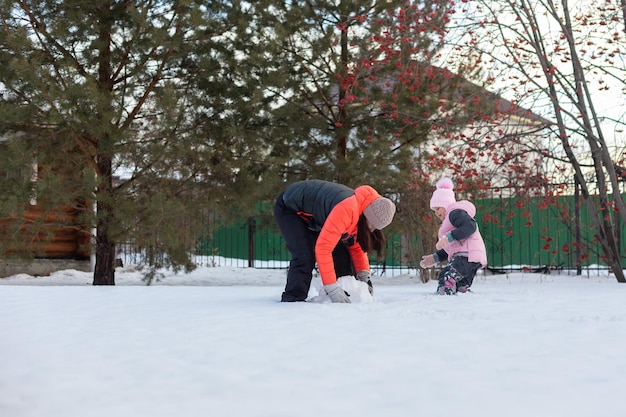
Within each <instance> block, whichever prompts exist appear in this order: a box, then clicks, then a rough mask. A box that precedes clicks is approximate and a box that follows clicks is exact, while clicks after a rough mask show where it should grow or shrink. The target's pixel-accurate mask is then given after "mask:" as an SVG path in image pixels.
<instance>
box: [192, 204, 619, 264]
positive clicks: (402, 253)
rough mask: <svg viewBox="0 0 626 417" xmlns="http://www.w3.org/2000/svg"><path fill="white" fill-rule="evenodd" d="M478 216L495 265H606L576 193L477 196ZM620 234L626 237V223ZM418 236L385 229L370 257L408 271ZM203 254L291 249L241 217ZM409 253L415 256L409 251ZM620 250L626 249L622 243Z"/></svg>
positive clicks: (260, 258)
mask: <svg viewBox="0 0 626 417" xmlns="http://www.w3.org/2000/svg"><path fill="white" fill-rule="evenodd" d="M474 204H475V205H476V207H477V213H478V214H477V216H476V220H477V223H478V225H479V228H480V231H481V233H482V235H483V238H484V240H485V244H486V246H487V252H488V259H489V266H490V268H493V269H494V270H505V271H506V270H519V269H526V268H528V269H533V270H541V269H553V268H556V269H576V268H581V267H586V268H589V267H591V268H600V269H602V268H606V266H604V263H603V262H602V259H601V253H600V248H599V245H598V244H596V243H595V242H594V229H593V227H591V225H590V224H591V222H590V220H589V217H588V213H587V208H586V206H585V205H581V203H580V201H577V197H576V196H574V195H572V196H562V197H558V198H554V199H551V200H550V201H549V203H548V202H547V201H546V198H544V197H535V198H529V199H526V200H520V199H519V198H508V199H507V198H486V199H481V200H476V201H474ZM620 229H621V233H620V236H619V237H620V238H622V239H623V238H624V237H626V230H625V227H624V225H622V226H621V228H620ZM410 239H419V236H407V235H404V236H402V235H400V234H397V233H396V234H393V233H392V234H389V233H387V240H388V246H387V254H386V257H385V259H384V261H383V262H376V261H375V260H374V259H372V263H373V264H374V265H373V266H374V268H375V269H377V272H378V273H382V274H388V275H389V274H390V275H395V274H405V273H408V272H410V271H411V270H413V269H415V267H416V265H414V264H411V262H409V261H408V260H407V259H421V255H422V254H408V251H409V249H408V248H407V247H406V246H407V245H406V242H407V241H409V240H410ZM196 254H197V255H199V256H211V255H212V256H221V257H224V258H228V259H229V260H230V261H229V262H232V263H233V264H234V265H235V266H249V267H257V268H263V267H269V268H282V267H285V266H286V262H288V261H289V259H290V257H289V253H288V252H287V250H286V247H285V244H284V241H283V239H282V237H281V236H280V234H279V232H278V229H277V227H276V226H275V224H274V223H273V222H271V221H267V218H263V219H262V220H259V219H258V218H255V217H250V218H246V219H242V220H240V221H238V222H235V223H233V224H221V225H219V226H218V227H217V228H216V229H214V231H213V232H212V233H211V234H208V235H207V236H206V237H204V238H202V239H201V240H200V242H199V245H198V250H197V253H196ZM409 255H411V256H409ZM622 256H623V257H624V258H625V259H626V253H625V251H624V248H622Z"/></svg>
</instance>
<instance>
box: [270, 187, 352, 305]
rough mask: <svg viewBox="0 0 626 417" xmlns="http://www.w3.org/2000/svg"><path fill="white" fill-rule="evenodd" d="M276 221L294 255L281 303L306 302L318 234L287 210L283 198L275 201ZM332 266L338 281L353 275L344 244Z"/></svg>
mask: <svg viewBox="0 0 626 417" xmlns="http://www.w3.org/2000/svg"><path fill="white" fill-rule="evenodd" d="M274 218H275V219H276V223H277V224H278V228H279V229H280V233H281V234H282V236H283V238H284V239H285V243H286V244H287V249H288V250H289V253H291V261H290V262H289V270H288V271H287V283H286V284H285V291H284V292H283V294H282V297H281V301H306V299H307V297H308V294H309V288H310V287H311V279H312V278H313V269H314V268H315V242H316V241H317V237H318V235H319V233H318V232H314V231H312V230H310V229H309V228H308V224H307V222H306V221H305V220H304V219H302V218H301V217H300V216H298V215H297V214H296V213H294V212H293V211H291V210H289V209H288V208H287V207H286V206H285V203H284V202H283V196H282V194H281V195H280V196H278V198H277V199H276V204H275V205H274ZM333 262H334V264H335V272H336V274H337V277H342V276H346V275H354V267H353V265H352V259H351V257H350V253H349V252H348V248H347V247H346V245H345V244H343V243H342V242H339V244H338V245H337V246H336V247H335V249H334V251H333Z"/></svg>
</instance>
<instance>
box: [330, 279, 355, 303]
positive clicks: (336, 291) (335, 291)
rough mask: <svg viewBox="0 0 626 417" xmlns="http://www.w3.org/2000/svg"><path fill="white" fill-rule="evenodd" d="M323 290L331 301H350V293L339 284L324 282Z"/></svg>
mask: <svg viewBox="0 0 626 417" xmlns="http://www.w3.org/2000/svg"><path fill="white" fill-rule="evenodd" d="M324 290H325V291H326V294H328V296H329V297H330V300H331V301H332V302H333V303H349V302H350V298H349V297H350V294H348V293H347V292H346V291H344V289H343V288H341V287H340V286H339V284H337V283H334V284H326V285H324Z"/></svg>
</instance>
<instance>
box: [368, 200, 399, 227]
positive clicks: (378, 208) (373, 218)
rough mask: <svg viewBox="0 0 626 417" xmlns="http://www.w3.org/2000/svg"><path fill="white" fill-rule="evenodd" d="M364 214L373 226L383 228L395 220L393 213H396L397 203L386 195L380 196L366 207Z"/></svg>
mask: <svg viewBox="0 0 626 417" xmlns="http://www.w3.org/2000/svg"><path fill="white" fill-rule="evenodd" d="M363 214H364V215H365V218H366V219H367V222H368V223H369V224H370V226H371V227H373V228H374V229H377V230H381V229H384V228H385V227H387V226H389V224H390V223H391V221H392V220H393V215H394V214H396V205H395V204H393V202H392V201H391V200H390V199H388V198H386V197H378V198H377V199H376V200H374V201H372V202H371V203H370V204H369V205H368V206H367V207H365V210H363Z"/></svg>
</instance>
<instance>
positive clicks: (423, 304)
mask: <svg viewBox="0 0 626 417" xmlns="http://www.w3.org/2000/svg"><path fill="white" fill-rule="evenodd" d="M164 274H165V277H164V278H163V279H162V280H161V281H159V282H155V283H153V284H152V285H151V286H146V285H145V284H144V283H143V282H142V280H141V277H142V276H141V273H140V272H138V271H136V270H135V269H134V268H133V267H132V266H126V267H124V268H118V269H117V271H116V282H117V285H116V286H109V287H95V286H92V285H91V282H92V276H91V274H90V273H86V272H79V271H75V270H65V271H59V272H57V273H54V274H51V275H50V276H45V277H32V276H29V275H23V274H21V275H15V276H12V277H8V278H0V306H1V308H2V314H1V315H0V335H1V337H0V416H2V417H39V416H42V417H43V416H46V417H48V416H63V417H87V416H88V417H104V416H107V417H113V416H114V417H126V416H133V417H141V416H150V417H165V416H168V417H170V416H185V417H195V416H203V417H206V416H221V417H227V416H245V417H261V416H267V417H287V416H289V417H294V416H298V417H307V416H315V417H320V416H342V417H348V416H355V417H370V416H371V417H374V416H375V417H380V416H407V417H409V416H410V417H414V416H425V417H438V416H441V417H456V416H463V417H474V416H476V417H479V416H480V417H496V416H497V417H502V416H506V417H517V416H519V417H529V416H533V417H542V416H546V417H548V416H549V417H559V416H567V417H589V416H594V417H603V416H607V417H608V416H611V417H615V416H619V415H626V402H624V401H623V400H622V395H623V388H624V387H625V386H626V355H625V354H624V349H623V347H624V345H625V344H626V323H625V322H626V308H625V307H624V306H625V305H626V304H625V302H624V300H626V285H624V284H619V283H617V282H616V280H615V277H614V276H612V275H607V273H606V272H600V273H597V272H590V273H588V274H585V275H584V276H574V275H567V273H566V272H564V271H561V273H560V274H556V273H555V274H553V275H545V274H533V273H511V274H503V275H484V274H483V273H482V272H480V273H479V275H478V276H477V278H476V280H475V282H474V285H473V287H472V292H470V293H465V294H459V295H456V296H439V295H435V288H436V282H433V281H429V282H427V283H422V282H421V280H419V278H416V277H415V276H413V275H410V274H407V275H402V276H395V277H378V276H375V277H374V278H373V282H374V289H375V292H374V297H371V296H369V293H368V292H367V290H366V289H365V288H364V287H363V284H361V283H359V282H357V281H355V280H354V279H353V278H352V277H342V278H341V285H342V286H344V288H346V289H348V292H351V297H352V298H353V303H351V304H332V303H330V302H329V301H328V299H327V297H325V296H322V295H320V292H319V289H320V288H321V282H320V280H319V277H317V276H316V277H315V278H314V281H313V284H312V287H311V291H310V293H309V296H310V297H309V302H306V303H280V302H279V300H280V295H281V292H282V290H283V287H284V281H285V270H280V269H254V268H236V267H230V266H216V267H206V268H200V269H197V270H195V271H193V272H191V273H188V274H178V275H175V274H172V273H169V272H167V271H164Z"/></svg>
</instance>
